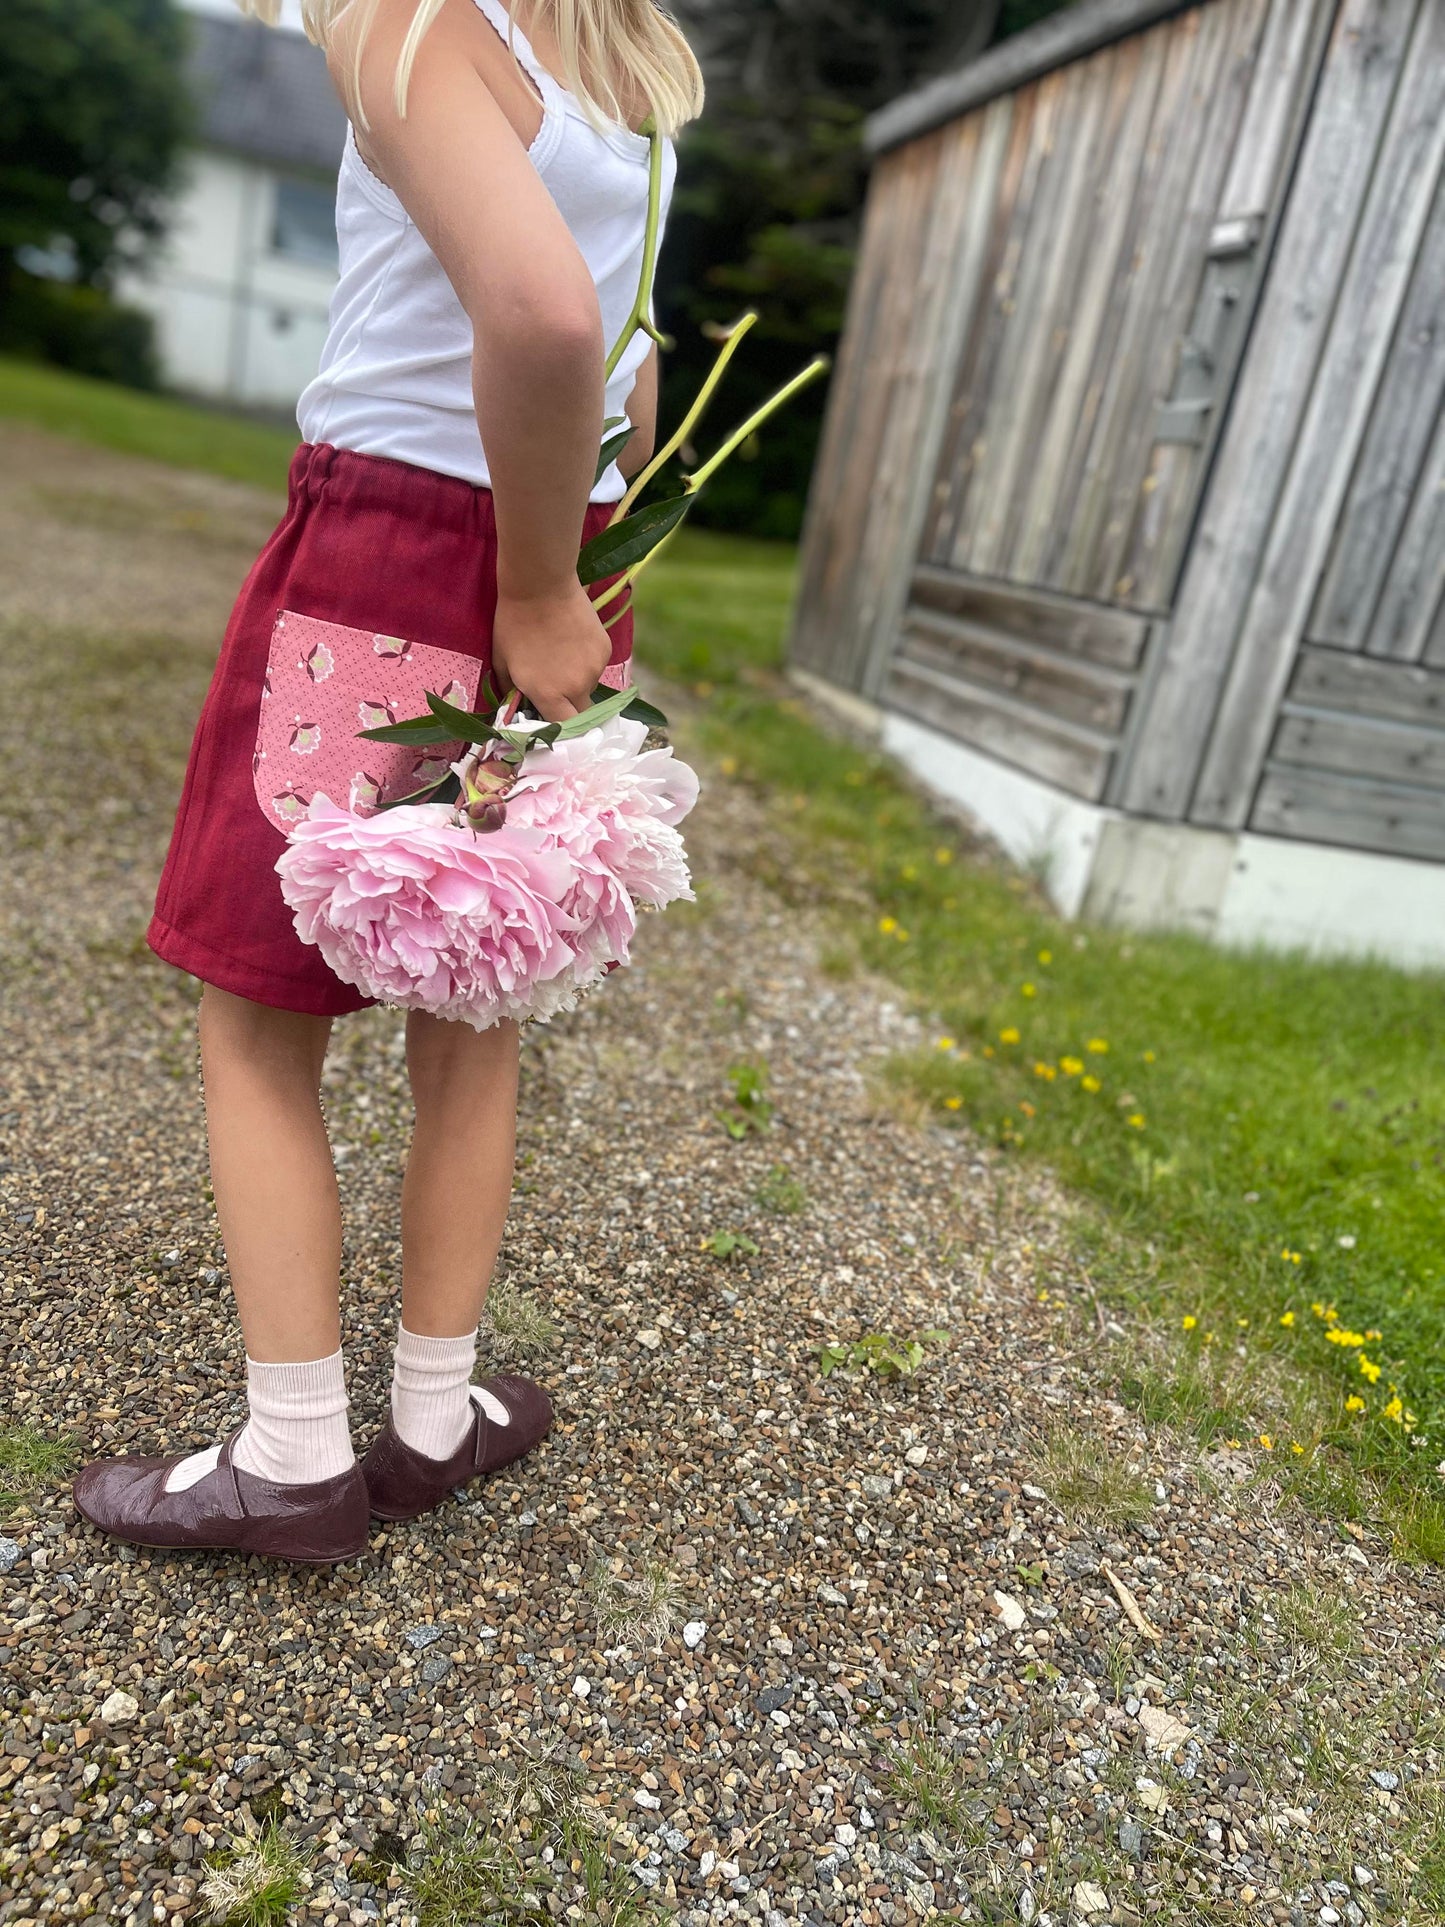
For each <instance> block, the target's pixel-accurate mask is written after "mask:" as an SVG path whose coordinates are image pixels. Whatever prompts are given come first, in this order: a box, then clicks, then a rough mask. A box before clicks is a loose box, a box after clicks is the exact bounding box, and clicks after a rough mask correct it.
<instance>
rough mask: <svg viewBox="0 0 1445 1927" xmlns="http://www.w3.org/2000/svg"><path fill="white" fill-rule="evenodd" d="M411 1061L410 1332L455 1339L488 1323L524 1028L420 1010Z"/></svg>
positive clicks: (406, 1279) (406, 1287)
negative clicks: (485, 1313) (477, 1025)
mask: <svg viewBox="0 0 1445 1927" xmlns="http://www.w3.org/2000/svg"><path fill="white" fill-rule="evenodd" d="M406 1061H407V1070H408V1072H409V1074H410V1077H411V1091H412V1101H413V1103H414V1104H415V1106H416V1129H415V1131H414V1132H413V1135H412V1141H411V1155H410V1157H409V1158H408V1160H407V1167H406V1182H405V1184H404V1185H403V1187H402V1194H401V1238H402V1253H403V1276H402V1310H401V1316H402V1324H403V1325H404V1326H405V1327H406V1329H407V1330H408V1331H410V1332H415V1333H416V1334H417V1335H418V1336H419V1337H423V1336H424V1337H428V1338H456V1337H461V1336H462V1335H463V1334H466V1333H469V1332H471V1331H473V1330H475V1328H476V1324H477V1321H478V1319H479V1318H480V1317H481V1313H482V1306H483V1305H484V1304H485V1302H486V1297H487V1288H488V1286H489V1285H490V1283H491V1279H492V1267H493V1266H494V1265H495V1263H496V1261H497V1252H498V1251H499V1249H500V1248H501V1243H502V1227H503V1225H504V1224H505V1223H506V1217H507V1204H508V1200H509V1199H510V1197H511V1193H512V1160H513V1157H514V1155H515V1151H516V1138H517V1062H518V1041H517V1027H516V1025H515V1024H502V1025H499V1026H498V1027H497V1028H496V1029H493V1030H484V1031H475V1030H473V1029H472V1028H471V1027H470V1025H467V1024H458V1023H448V1022H446V1021H445V1020H444V1019H443V1018H440V1017H430V1016H428V1015H427V1014H426V1013H425V1012H422V1011H413V1012H411V1014H410V1015H409V1016H408V1018H407V1026H406Z"/></svg>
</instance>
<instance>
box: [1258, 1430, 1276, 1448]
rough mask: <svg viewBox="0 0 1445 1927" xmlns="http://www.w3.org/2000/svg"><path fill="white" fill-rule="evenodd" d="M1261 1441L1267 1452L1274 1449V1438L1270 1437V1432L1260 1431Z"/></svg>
mask: <svg viewBox="0 0 1445 1927" xmlns="http://www.w3.org/2000/svg"><path fill="white" fill-rule="evenodd" d="M1259 1442H1260V1444H1261V1445H1262V1446H1263V1447H1264V1449H1265V1451H1266V1452H1272V1451H1273V1450H1274V1440H1273V1439H1272V1438H1271V1437H1270V1435H1269V1433H1268V1432H1261V1433H1260V1435H1259Z"/></svg>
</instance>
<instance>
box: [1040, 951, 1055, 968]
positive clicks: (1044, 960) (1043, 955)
mask: <svg viewBox="0 0 1445 1927" xmlns="http://www.w3.org/2000/svg"><path fill="white" fill-rule="evenodd" d="M1053 961H1054V953H1053V951H1052V950H1041V951H1040V952H1039V962H1040V963H1041V964H1043V965H1044V966H1045V967H1047V966H1048V965H1049V964H1051V963H1052V962H1053Z"/></svg>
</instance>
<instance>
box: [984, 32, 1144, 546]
mask: <svg viewBox="0 0 1445 1927" xmlns="http://www.w3.org/2000/svg"><path fill="white" fill-rule="evenodd" d="M1137 61H1138V55H1137V51H1135V50H1131V49H1130V48H1129V47H1128V45H1127V43H1126V45H1125V46H1122V47H1111V48H1110V49H1108V51H1107V52H1105V53H1101V54H1097V55H1095V57H1094V58H1093V59H1092V60H1085V61H1079V62H1077V63H1076V64H1075V65H1073V66H1071V67H1069V68H1067V69H1065V76H1066V81H1067V86H1066V90H1065V94H1064V99H1063V102H1062V104H1061V106H1060V110H1059V116H1058V122H1057V127H1056V131H1055V134H1054V138H1053V142H1052V146H1051V151H1050V154H1049V159H1048V165H1047V167H1046V169H1045V171H1044V176H1043V179H1042V181H1041V182H1040V188H1039V196H1038V202H1037V205H1036V208H1035V211H1034V219H1033V224H1032V227H1031V229H1030V245H1029V249H1028V253H1027V256H1026V259H1025V263H1024V269H1023V272H1022V273H1021V274H1020V277H1019V292H1018V305H1017V308H1016V310H1015V312H1014V313H1013V315H1012V316H1011V317H1010V321H1009V329H1008V340H1007V343H1006V347H1005V353H1004V359H1003V361H1002V363H1001V365H1000V369H999V378H998V382H997V385H996V387H995V389H994V392H993V394H992V396H991V397H990V401H989V409H988V413H987V415H986V416H985V418H984V431H983V434H984V455H983V458H982V460H981V461H980V462H979V464H978V470H977V475H976V480H975V483H974V490H973V498H972V502H971V505H970V506H971V509H972V513H971V514H970V515H969V516H968V517H967V521H968V522H969V523H970V524H971V527H970V528H969V532H968V538H967V542H966V543H964V542H958V543H956V544H955V547H954V560H955V563H956V564H957V565H958V566H960V567H967V568H971V569H973V570H975V571H976V572H977V573H978V574H980V575H1004V574H1007V573H1008V571H1007V569H1006V567H1005V565H1004V556H1005V554H1006V551H1007V546H1008V527H1009V523H1010V519H1011V517H1012V516H1013V515H1014V514H1015V513H1016V510H1017V506H1018V505H1017V504H1016V502H1015V499H1014V498H1015V492H1016V491H1017V490H1019V489H1020V488H1023V489H1026V488H1027V486H1028V478H1029V476H1030V474H1031V473H1032V463H1033V461H1034V459H1035V457H1036V455H1037V435H1038V422H1039V417H1040V415H1041V414H1042V412H1043V410H1044V408H1045V407H1046V405H1047V402H1048V399H1049V396H1050V394H1051V393H1052V391H1053V387H1054V384H1055V381H1056V379H1057V373H1058V363H1059V360H1060V358H1061V356H1062V352H1063V347H1064V345H1065V343H1066V341H1067V338H1068V325H1069V323H1068V317H1069V314H1070V311H1071V309H1072V307H1073V290H1074V286H1075V284H1076V282H1077V279H1078V276H1079V275H1080V274H1081V273H1082V272H1083V268H1084V263H1085V243H1086V241H1087V239H1088V235H1089V225H1090V224H1089V220H1088V211H1089V203H1090V199H1091V193H1092V189H1093V184H1094V179H1095V175H1096V171H1097V170H1098V169H1099V168H1100V167H1101V165H1102V162H1103V153H1102V152H1101V144H1102V143H1104V142H1106V141H1107V140H1109V138H1110V136H1111V135H1112V134H1114V133H1116V132H1117V113H1118V112H1119V111H1120V110H1121V109H1122V105H1123V102H1122V100H1121V99H1119V98H1118V96H1117V92H1116V89H1115V87H1114V84H1113V83H1114V71H1115V69H1116V68H1117V67H1118V66H1120V65H1121V64H1127V65H1128V66H1130V67H1134V66H1137ZM1111 109H1112V110H1113V114H1114V117H1115V125H1114V126H1113V127H1110V126H1109V124H1108V122H1109V118H1110V114H1111Z"/></svg>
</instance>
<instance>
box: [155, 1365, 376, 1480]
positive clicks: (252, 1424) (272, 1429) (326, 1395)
mask: <svg viewBox="0 0 1445 1927" xmlns="http://www.w3.org/2000/svg"><path fill="white" fill-rule="evenodd" d="M246 1397H247V1400H248V1402H249V1404H250V1408H251V1416H250V1417H249V1419H248V1420H247V1421H246V1424H245V1427H244V1429H243V1430H242V1432H241V1434H240V1436H239V1437H238V1438H237V1440H236V1443H235V1445H234V1446H233V1447H232V1448H231V1460H232V1463H233V1464H235V1465H238V1466H239V1467H240V1468H241V1470H242V1471H243V1472H253V1473H255V1474H256V1476H257V1477H258V1478H262V1479H271V1480H273V1481H274V1482H275V1483H276V1484H277V1485H310V1484H311V1483H313V1482H314V1481H315V1480H317V1479H334V1478H336V1477H337V1476H338V1475H339V1474H340V1473H342V1472H345V1471H346V1470H347V1468H348V1467H349V1466H352V1465H354V1464H355V1463H356V1455H355V1453H354V1452H353V1451H352V1449H351V1428H350V1426H349V1425H348V1424H347V1422H346V1408H347V1405H348V1403H349V1400H348V1399H347V1396H346V1374H345V1370H344V1368H343V1365H342V1360H341V1352H340V1349H339V1348H338V1349H337V1350H336V1351H334V1352H333V1353H332V1354H331V1356H330V1357H329V1358H313V1359H308V1360H307V1361H306V1362H305V1363H304V1364H300V1365H262V1364H258V1363H257V1361H256V1360H255V1359H254V1358H248V1359H247V1360H246ZM179 1469H180V1468H179V1467H178V1468H177V1470H178V1471H179ZM167 1483H169V1481H167ZM172 1490H174V1487H172Z"/></svg>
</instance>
